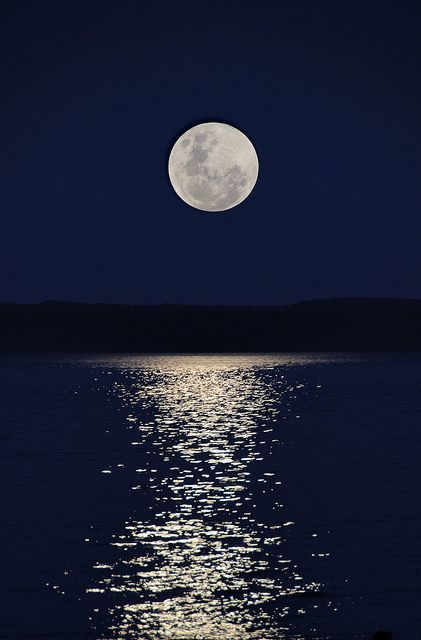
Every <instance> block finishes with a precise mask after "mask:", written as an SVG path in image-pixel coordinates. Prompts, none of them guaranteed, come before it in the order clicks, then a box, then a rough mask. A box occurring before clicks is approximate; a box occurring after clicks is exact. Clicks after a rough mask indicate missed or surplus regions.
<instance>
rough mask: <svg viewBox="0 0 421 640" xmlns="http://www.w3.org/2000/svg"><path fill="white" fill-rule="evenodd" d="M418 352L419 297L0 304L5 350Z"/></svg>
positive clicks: (420, 338) (420, 345) (1, 342)
mask: <svg viewBox="0 0 421 640" xmlns="http://www.w3.org/2000/svg"><path fill="white" fill-rule="evenodd" d="M387 350H421V300H407V299H395V298H344V299H342V298H339V299H331V300H314V301H309V302H300V303H297V304H292V305H288V306H281V307H224V306H193V305H192V306H181V305H158V306H140V305H139V306H136V305H133V306H131V305H109V304H79V303H71V302H44V303H41V304H0V351H2V352H32V353H37V352H38V353H48V352H97V353H99V352H212V351H220V352H224V351H225V352H239V351H240V352H241V351H243V352H245V351H248V352H259V351H260V352H264V351H287V352H288V351H387Z"/></svg>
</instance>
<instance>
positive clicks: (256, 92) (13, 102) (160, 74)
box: [0, 0, 421, 304]
mask: <svg viewBox="0 0 421 640" xmlns="http://www.w3.org/2000/svg"><path fill="white" fill-rule="evenodd" d="M420 33H421V4H420V3H415V2H397V1H395V2H389V1H384V2H381V1H376V0H371V1H370V0H364V1H361V2H348V1H346V0H340V1H337V0H335V1H315V0H313V1H309V2H304V1H295V2H282V1H281V2H274V1H273V0H271V1H265V0H263V1H262V0H259V1H254V2H244V1H243V2H239V1H238V2H233V1H230V0H225V1H216V0H214V1H212V2H209V1H206V2H205V1H203V0H195V1H191V0H180V1H178V2H177V1H174V0H172V1H170V0H168V1H162V0H158V1H153V2H152V1H150V2H141V1H138V2H131V1H125V2H124V1H120V2H117V0H114V1H113V2H108V1H106V0H102V1H98V2H93V1H83V2H77V1H74V0H72V1H62V2H57V1H56V0H54V1H52V2H50V1H45V0H38V1H35V0H34V1H27V2H22V1H19V0H13V1H10V2H4V1H3V2H1V5H0V47H1V58H0V67H1V85H0V97H1V101H0V175H1V192H0V208H1V217H0V224H1V227H0V243H1V249H0V270H1V278H0V301H2V302H13V301H14V302H38V301H43V300H48V299H61V300H74V301H81V302H120V303H139V304H150V303H151V304H155V303H164V302H166V303H200V304H202V303H203V304H285V303H290V302H295V301H299V300H303V299H312V298H320V297H323V298H326V297H336V296H399V297H421V215H420V213H421V208H420V201H421V198H420V196H421V184H420V167H421V152H420V149H421V139H420V130H421V118H420V112H421V110H420V105H421V100H420V98H421V64H420V60H421V57H420V52H421V37H420ZM207 120H213V121H215V120H216V121H222V122H226V123H228V124H232V125H234V126H236V127H238V128H239V129H240V130H242V131H243V132H244V133H245V134H246V135H247V136H248V137H249V138H250V140H251V141H252V143H253V144H254V146H255V148H256V151H257V153H258V156H259V163H260V173H259V178H258V181H257V184H256V187H255V189H254V190H253V192H252V194H251V196H250V197H249V198H248V199H246V200H245V201H244V202H243V203H242V204H240V205H239V206H238V207H236V208H234V209H231V210H229V211H227V212H225V213H205V212H200V211H198V210H196V209H193V208H191V207H189V206H188V205H186V204H185V203H184V202H182V201H181V200H180V199H179V198H178V196H177V195H176V194H175V192H174V190H173V189H172V187H171V184H170V182H169V179H168V174H167V162H168V154H169V151H170V149H171V146H172V144H173V143H174V142H175V139H176V138H177V137H178V136H179V135H180V133H181V132H182V131H183V130H185V129H187V128H189V127H190V126H193V125H194V124H197V123H199V122H202V121H207Z"/></svg>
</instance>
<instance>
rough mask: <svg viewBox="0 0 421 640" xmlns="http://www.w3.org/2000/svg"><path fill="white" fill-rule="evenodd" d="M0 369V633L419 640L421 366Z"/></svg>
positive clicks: (289, 362)
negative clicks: (385, 634) (384, 632)
mask: <svg viewBox="0 0 421 640" xmlns="http://www.w3.org/2000/svg"><path fill="white" fill-rule="evenodd" d="M0 375H1V425H2V426H1V433H0V438H1V442H2V445H3V446H2V466H1V480H2V487H3V491H2V503H3V504H2V512H3V514H4V516H5V518H4V525H3V527H2V530H1V533H0V542H1V549H2V558H3V566H4V571H3V576H2V582H3V584H2V604H3V606H4V611H3V612H2V617H1V620H0V637H8V638H21V637H22V638H24V637H26V636H28V637H50V638H95V639H97V640H101V639H104V640H105V639H109V640H117V639H120V638H121V639H123V638H136V639H138V640H167V639H168V640H171V639H174V640H184V639H185V640H196V639H199V638H200V639H202V640H207V639H209V640H210V639H213V640H237V639H238V640H240V639H241V640H272V639H273V640H274V639H275V638H277V639H278V638H285V639H296V640H299V639H307V638H324V639H328V638H339V639H341V638H367V637H370V634H371V633H372V632H373V631H374V630H376V629H377V628H379V627H383V628H389V629H391V630H393V631H394V633H395V637H396V638H397V640H399V638H402V639H403V638H404V637H411V636H413V637H416V634H417V633H418V629H419V627H420V623H421V620H420V617H421V616H420V614H419V613H418V610H419V606H418V602H419V597H420V591H421V589H420V586H419V570H420V564H421V555H420V552H419V537H420V533H421V517H420V510H419V507H418V502H419V491H420V485H421V482H420V480H421V472H420V470H419V466H418V451H419V446H420V444H421V436H420V433H419V424H420V414H421V411H420V409H421V396H420V392H421V358H419V357H417V356H407V355H394V356H390V355H383V356H374V357H373V356H365V355H360V356H348V355H335V356H332V355H320V354H319V355H311V354H310V355H306V356H303V355H294V354H291V355H277V354H273V355H203V356H198V355H194V356H193V355H191V356H189V355H175V356H174V355H171V356H109V357H104V356H101V357H98V356H97V357H91V356H84V357H80V356H78V357H67V356H63V357H54V358H53V357H45V358H42V359H40V358H34V357H30V358H24V357H9V358H3V359H2V360H1V361H0ZM416 630H417V631H416Z"/></svg>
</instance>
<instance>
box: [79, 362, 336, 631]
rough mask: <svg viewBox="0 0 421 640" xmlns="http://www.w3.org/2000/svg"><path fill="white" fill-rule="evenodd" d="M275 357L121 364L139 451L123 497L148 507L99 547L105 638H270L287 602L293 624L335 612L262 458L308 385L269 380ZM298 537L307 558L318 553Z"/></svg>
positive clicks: (120, 388) (98, 589)
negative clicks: (322, 596)
mask: <svg viewBox="0 0 421 640" xmlns="http://www.w3.org/2000/svg"><path fill="white" fill-rule="evenodd" d="M277 365H278V366H279V358H278V359H277V361H276V362H274V361H272V359H271V357H269V356H268V357H259V358H257V359H256V358H247V357H246V356H240V357H232V356H231V357H226V356H203V357H189V358H187V357H182V356H179V357H151V358H143V359H142V360H141V363H140V364H139V366H138V367H136V366H134V363H133V361H130V362H128V363H124V361H123V362H121V363H120V371H119V376H117V379H116V380H115V381H114V384H113V389H112V392H111V393H112V394H114V395H115V394H116V395H117V396H118V398H119V399H120V401H121V403H122V405H123V412H125V413H126V415H125V420H126V425H127V429H128V434H129V435H130V438H129V441H130V445H131V446H132V447H137V450H138V452H139V458H138V459H139V466H138V467H137V468H136V469H132V476H131V477H133V483H132V487H131V491H135V492H138V495H139V501H142V500H147V501H149V502H150V506H149V517H148V518H146V519H142V520H138V519H136V518H134V517H128V519H127V521H126V522H125V523H124V525H122V527H121V530H120V531H116V532H115V533H114V534H113V536H112V538H111V539H110V540H109V541H108V544H109V545H112V547H113V549H114V556H113V555H111V557H114V560H113V561H112V562H110V561H109V560H108V561H104V560H103V559H102V558H101V557H100V555H101V554H100V551H98V554H99V557H98V562H97V564H96V565H95V567H94V568H95V569H96V572H97V574H98V579H97V580H96V581H95V582H94V583H93V584H91V585H89V587H88V588H87V592H88V593H89V594H93V595H95V596H96V598H97V601H98V603H99V605H98V608H97V609H96V611H97V612H98V611H99V610H101V609H102V611H103V607H106V608H107V609H108V623H107V629H106V630H105V631H104V630H101V628H100V625H99V626H98V632H100V633H101V636H100V637H102V638H109V639H113V640H114V639H118V638H130V637H135V638H142V640H162V639H165V638H168V639H179V640H181V639H189V640H193V639H196V638H202V639H210V638H213V639H215V640H216V639H217V640H219V639H220V640H222V639H224V640H228V639H229V640H237V639H238V640H240V638H241V640H246V639H247V640H254V639H255V640H257V639H259V640H266V639H267V640H269V639H272V638H273V639H274V638H280V637H282V631H283V630H285V631H286V630H290V631H292V629H291V624H290V620H289V614H290V612H291V609H294V618H297V617H299V615H300V614H305V613H306V612H308V610H309V609H310V608H312V609H313V611H314V609H318V608H319V607H320V608H321V607H322V606H324V607H326V606H327V607H331V606H333V605H332V603H331V602H330V601H328V600H326V601H324V603H323V605H321V604H320V601H319V600H318V599H317V598H313V597H312V596H317V595H318V591H319V589H320V586H321V585H320V584H319V583H317V582H316V581H314V580H312V577H311V576H308V575H302V573H301V571H300V566H299V563H298V562H296V561H295V560H294V544H293V541H294V533H293V532H294V527H295V523H294V522H293V521H288V520H287V519H286V518H285V516H284V515H283V511H284V505H283V504H282V490H281V482H282V481H281V479H280V478H279V477H278V476H277V474H276V473H275V471H273V470H272V466H271V462H270V460H271V456H273V455H274V454H275V455H276V454H277V455H279V448H280V447H281V443H280V442H279V435H280V430H279V428H280V426H281V425H280V422H282V420H283V419H295V420H298V419H299V416H294V413H293V406H294V402H295V399H296V397H297V395H302V394H305V393H306V387H305V385H304V384H302V383H300V382H299V381H291V379H286V378H285V377H284V375H282V374H281V373H280V374H279V375H278V376H276V378H275V379H276V384H274V377H273V371H272V369H273V368H274V367H275V366H277ZM307 538H308V540H307V542H306V543H305V544H308V551H309V554H310V553H311V551H313V553H312V555H313V556H319V555H322V556H323V555H325V554H317V553H316V544H317V536H316V535H315V534H312V532H307ZM291 543H292V544H291ZM302 544H303V542H302V541H301V542H300V545H301V546H302ZM319 551H320V549H319ZM326 555H328V554H326ZM109 557H110V556H109V554H108V555H107V558H109ZM300 596H301V598H302V597H303V596H305V599H301V598H300ZM102 599H103V600H102ZM94 619H95V618H94ZM288 637H291V635H290V634H289V636H288ZM296 637H299V636H298V635H297V636H296Z"/></svg>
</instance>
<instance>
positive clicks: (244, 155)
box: [168, 122, 259, 211]
mask: <svg viewBox="0 0 421 640" xmlns="http://www.w3.org/2000/svg"><path fill="white" fill-rule="evenodd" d="M258 171H259V162H258V159H257V154H256V151H255V149H254V147H253V145H252V143H251V142H250V140H249V139H248V138H247V136H245V135H244V133H241V131H239V130H238V129H236V128H235V127H231V126H230V125H228V124H224V123H222V122H204V123H202V124H199V125H197V126H195V127H192V128H191V129H189V130H188V131H186V132H185V133H183V135H182V136H181V137H180V138H179V139H178V140H177V142H176V143H175V145H174V146H173V148H172V151H171V153H170V157H169V162H168V173H169V176H170V180H171V184H172V186H173V187H174V189H175V191H176V193H177V194H178V195H179V196H180V198H181V199H182V200H184V202H187V204H189V205H190V206H192V207H195V208H196V209H201V210H202V211H226V210H227V209H232V207H235V206H237V205H238V204H240V202H243V200H245V199H246V198H247V196H248V195H249V194H250V192H251V191H252V189H253V187H254V185H255V184H256V180H257V174H258Z"/></svg>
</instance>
